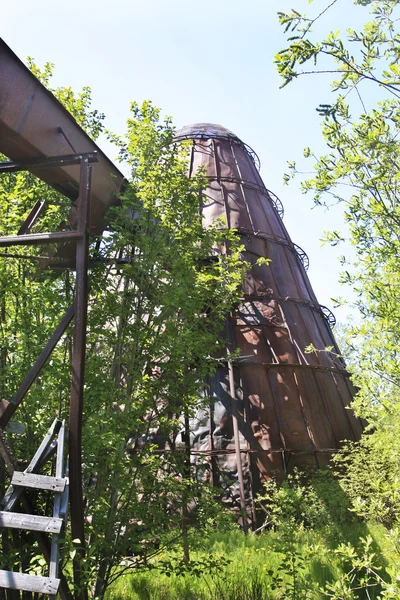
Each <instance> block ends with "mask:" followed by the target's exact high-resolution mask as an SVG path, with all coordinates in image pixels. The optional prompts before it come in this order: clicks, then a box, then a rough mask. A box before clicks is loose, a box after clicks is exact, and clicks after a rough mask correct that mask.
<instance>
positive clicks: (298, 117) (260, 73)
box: [0, 0, 365, 319]
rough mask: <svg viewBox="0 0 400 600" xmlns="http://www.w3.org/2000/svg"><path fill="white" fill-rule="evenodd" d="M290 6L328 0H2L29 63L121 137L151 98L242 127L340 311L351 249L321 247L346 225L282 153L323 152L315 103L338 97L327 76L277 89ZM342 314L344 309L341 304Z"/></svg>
mask: <svg viewBox="0 0 400 600" xmlns="http://www.w3.org/2000/svg"><path fill="white" fill-rule="evenodd" d="M292 6H293V7H295V8H296V9H298V10H300V12H311V14H316V13H317V12H319V10H321V9H322V8H323V7H324V6H325V2H322V1H321V0H315V2H314V3H313V4H311V6H310V5H309V3H308V1H307V0H279V1H273V0H270V1H268V0H247V3H245V2H243V0H201V1H196V2H194V1H192V0H169V1H163V0H147V2H141V1H138V0H131V1H128V0H115V1H114V2H111V1H105V0H97V1H93V0H88V1H86V2H82V1H78V0H69V1H68V2H63V3H61V2H56V1H55V0H52V1H50V0H37V1H36V2H32V0H19V1H18V2H7V3H3V5H2V8H1V17H0V35H1V37H3V39H4V40H5V41H6V42H7V44H8V45H9V46H10V47H11V48H12V49H13V50H14V52H15V53H16V54H17V55H18V56H19V57H20V58H21V59H25V58H26V57H27V56H28V55H30V56H32V57H34V58H35V59H36V62H37V63H38V64H39V65H40V66H41V65H43V63H44V62H46V61H51V62H54V63H55V65H56V70H55V80H54V81H55V84H57V85H71V86H72V87H74V88H75V89H77V88H80V87H82V86H83V85H90V86H91V87H92V91H93V100H94V105H95V107H96V108H98V109H99V110H101V111H103V112H105V113H106V116H107V121H106V125H107V127H108V128H109V129H111V130H113V131H115V132H117V133H123V131H124V124H125V121H126V118H127V116H128V111H129V103H130V102H131V101H133V100H136V101H139V102H140V101H142V100H144V99H148V98H149V99H151V100H152V101H153V103H154V104H155V105H157V106H159V107H161V108H162V109H163V111H164V112H165V113H166V114H168V115H171V116H172V117H173V120H174V123H175V125H176V126H177V127H181V126H183V125H187V124H190V123H195V122H199V121H206V122H212V123H219V124H221V125H223V126H224V127H227V128H228V129H230V130H232V131H233V132H234V133H236V134H237V135H238V136H239V137H240V138H241V139H242V140H243V141H244V142H246V143H247V144H249V145H250V146H251V147H252V148H253V149H254V150H255V151H256V152H257V154H258V155H259V157H260V159H261V175H262V177H263V180H264V183H265V185H266V186H267V187H268V188H269V189H271V190H272V191H274V192H275V193H276V194H277V195H278V196H279V197H280V198H281V200H282V202H283V205H284V207H285V218H284V221H285V224H286V227H287V228H288V231H289V234H290V235H291V237H292V239H293V241H294V242H295V243H297V244H299V245H300V246H301V247H302V248H303V249H304V250H305V251H306V252H307V254H308V255H309V258H310V269H309V276H310V279H311V283H312V285H313V287H314V290H315V292H316V295H317V298H318V299H319V302H320V303H321V304H325V305H327V306H328V307H329V308H332V302H331V301H330V298H331V297H337V296H339V295H346V294H347V293H348V292H347V291H346V290H345V288H342V287H341V286H339V285H338V283H337V280H338V273H339V271H340V265H339V263H338V261H337V258H336V257H337V255H339V254H343V249H341V248H336V249H335V248H330V247H323V248H321V244H320V242H319V238H320V237H321V235H322V234H323V231H324V230H326V229H329V228H337V229H342V227H343V226H342V222H343V221H342V217H341V209H334V210H330V211H329V212H326V211H324V210H323V209H321V208H319V209H318V208H317V209H314V210H311V208H312V200H311V197H310V198H309V197H305V196H303V195H301V194H300V193H299V191H298V186H297V185H296V184H295V183H294V184H292V185H291V186H289V187H287V186H283V182H282V175H283V173H284V172H285V170H286V161H287V160H293V159H299V160H300V159H301V157H302V151H303V148H304V147H305V146H311V147H313V148H314V149H317V151H318V149H319V150H320V151H323V150H324V147H323V145H322V143H321V138H320V134H319V117H318V115H317V113H316V112H315V106H316V105H318V104H320V103H328V102H329V101H330V97H329V96H330V94H329V90H328V86H327V80H321V79H319V78H302V79H299V80H298V81H297V82H295V83H294V84H292V85H289V86H288V87H286V88H284V89H283V90H279V85H280V80H279V77H278V75H277V74H276V72H275V68H274V65H273V56H274V54H276V53H277V52H278V50H280V49H281V48H282V47H284V46H285V39H284V36H283V33H282V32H281V29H280V27H279V24H278V19H277V16H276V13H277V11H278V10H286V9H290V8H291V7H292ZM359 13H361V16H362V15H363V13H365V9H362V8H355V7H353V6H352V3H351V2H349V0H340V1H339V2H338V3H337V5H336V6H335V11H334V12H332V13H331V14H330V16H329V21H328V22H327V23H326V24H325V28H332V29H335V30H337V29H340V28H346V27H349V26H352V25H353V24H354V18H355V19H358V14H359ZM352 19H353V22H352ZM358 20H359V19H358ZM100 145H101V144H100ZM104 150H105V151H106V152H107V153H108V154H110V152H111V151H110V148H109V147H108V146H104ZM110 157H111V158H113V157H112V156H110ZM334 312H335V314H336V315H337V316H338V317H339V318H341V319H342V318H344V316H345V310H344V309H340V310H338V309H335V310H334Z"/></svg>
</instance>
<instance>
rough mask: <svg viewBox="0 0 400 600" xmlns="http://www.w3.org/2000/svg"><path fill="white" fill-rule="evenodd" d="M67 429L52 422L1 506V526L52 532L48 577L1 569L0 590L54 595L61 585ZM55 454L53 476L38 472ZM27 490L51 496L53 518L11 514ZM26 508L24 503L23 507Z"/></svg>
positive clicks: (65, 497)
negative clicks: (60, 546)
mask: <svg viewBox="0 0 400 600" xmlns="http://www.w3.org/2000/svg"><path fill="white" fill-rule="evenodd" d="M65 438H66V427H65V422H64V421H59V420H58V419H55V420H54V421H53V424H52V425H51V427H50V429H49V430H48V432H47V434H46V435H45V437H44V438H43V441H42V443H41V444H40V446H39V448H38V449H37V451H36V453H35V455H34V457H33V458H32V460H31V462H30V463H29V465H28V466H27V468H26V469H25V471H23V472H19V471H14V473H13V476H12V479H11V485H10V487H9V488H8V490H7V492H6V493H5V495H4V498H3V499H2V501H1V503H0V507H1V509H2V510H1V511H0V527H4V528H12V529H24V530H29V531H36V532H43V533H51V534H52V538H51V548H50V564H49V574H48V577H42V576H39V575H31V574H25V573H15V572H13V571H4V570H0V587H1V588H6V589H13V590H22V591H27V592H36V593H41V594H47V595H48V596H56V595H57V593H58V589H59V586H60V579H59V578H58V567H59V543H58V540H59V534H60V533H61V531H62V530H63V528H64V527H65V523H66V519H67V509H68V488H69V485H68V476H67V473H68V466H66V465H65V459H64V446H65ZM54 455H55V476H54V477H50V476H48V475H42V474H40V473H39V471H40V470H41V469H42V467H43V466H44V465H47V464H48V462H49V460H50V459H52V457H53V456H54ZM26 489H36V490H45V491H47V492H51V493H53V494H54V507H53V516H52V517H48V516H39V515H37V514H23V513H19V512H13V509H14V508H15V507H16V505H17V504H18V502H19V501H20V500H21V499H22V498H23V496H24V492H25V490H26ZM25 505H26V504H25Z"/></svg>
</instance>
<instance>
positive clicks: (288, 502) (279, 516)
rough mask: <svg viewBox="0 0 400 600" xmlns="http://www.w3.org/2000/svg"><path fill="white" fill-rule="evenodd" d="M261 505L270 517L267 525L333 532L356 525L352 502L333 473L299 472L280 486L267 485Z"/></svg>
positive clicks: (261, 498) (260, 500)
mask: <svg viewBox="0 0 400 600" xmlns="http://www.w3.org/2000/svg"><path fill="white" fill-rule="evenodd" d="M257 503H258V504H259V505H261V506H262V507H263V508H264V511H266V513H267V514H268V519H267V522H268V524H269V525H271V526H273V527H275V528H285V527H288V526H289V527H292V526H298V527H304V528H305V529H313V528H316V529H323V528H326V529H332V533H333V534H334V535H337V530H336V529H334V528H335V527H338V526H341V525H344V524H349V525H351V524H352V523H353V522H354V520H355V519H354V516H353V515H352V514H351V513H350V512H349V508H350V507H351V503H350V501H349V499H348V497H347V496H346V495H345V494H344V493H343V491H342V489H341V485H340V484H339V481H338V480H337V479H336V478H335V477H334V476H333V475H332V473H330V472H329V471H314V472H311V471H310V472H301V471H295V472H294V473H293V474H289V475H288V476H287V478H286V479H285V480H284V481H283V482H282V483H281V484H278V483H276V482H275V481H270V482H267V483H266V484H265V492H264V493H263V494H262V495H260V496H258V498H257Z"/></svg>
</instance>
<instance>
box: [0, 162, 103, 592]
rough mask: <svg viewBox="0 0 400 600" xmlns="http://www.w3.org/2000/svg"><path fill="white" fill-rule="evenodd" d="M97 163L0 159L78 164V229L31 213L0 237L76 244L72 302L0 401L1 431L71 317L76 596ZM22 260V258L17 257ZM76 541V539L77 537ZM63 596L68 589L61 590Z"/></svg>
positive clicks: (10, 242) (4, 241) (80, 585)
mask: <svg viewBox="0 0 400 600" xmlns="http://www.w3.org/2000/svg"><path fill="white" fill-rule="evenodd" d="M93 162H97V156H96V153H90V154H77V155H70V156H65V157H62V156H58V157H57V156H56V157H49V158H38V159H36V160H31V161H29V162H26V163H15V162H9V163H4V162H3V163H1V164H0V174H1V173H10V172H16V171H23V170H35V172H36V171H37V170H39V169H41V168H49V167H57V166H60V165H63V166H66V165H79V166H80V185H79V196H78V206H77V229H76V230H75V231H68V232H51V233H43V234H42V233H40V234H29V231H30V228H31V226H32V224H33V219H32V215H31V214H29V215H28V217H27V220H26V221H25V223H24V224H23V225H22V227H21V228H20V231H23V232H24V233H23V234H19V235H16V236H8V237H0V246H2V247H9V246H17V245H18V246H20V245H21V246H28V245H34V244H43V243H48V242H52V243H53V242H55V243H65V242H66V241H70V242H72V241H73V242H76V282H75V283H76V291H75V299H74V303H73V305H71V306H70V307H69V309H68V310H67V312H66V314H65V315H64V317H63V318H62V319H61V321H60V323H59V325H58V326H57V327H56V329H55V331H54V333H53V334H52V336H51V337H50V339H49V341H48V342H47V344H46V345H45V347H44V349H43V350H42V352H41V353H40V355H39V357H38V358H37V360H36V361H35V363H34V364H33V366H32V368H31V369H30V371H29V372H28V374H27V375H26V377H25V378H24V380H23V382H22V383H21V385H20V386H19V388H18V390H17V392H16V394H15V395H14V397H13V398H12V399H11V401H10V402H7V401H6V400H1V402H0V428H1V429H4V428H5V426H6V425H7V423H8V422H9V420H10V419H11V417H12V415H13V414H14V412H15V411H16V410H17V408H18V406H19V405H20V404H21V403H22V401H23V399H24V397H25V396H26V394H27V392H28V391H29V389H30V387H31V385H32V384H33V383H34V381H35V379H36V378H37V376H38V375H39V373H40V371H41V369H42V368H43V366H44V365H45V363H46V362H47V360H48V358H49V356H50V354H51V352H52V351H53V349H54V348H55V346H56V345H57V343H58V341H59V340H60V338H61V337H62V335H63V333H64V332H65V330H66V328H67V327H68V325H69V324H70V322H71V320H72V319H73V317H75V321H74V335H73V350H72V361H71V367H72V374H71V395H70V408H69V464H70V467H69V477H70V513H71V533H72V539H73V540H77V541H76V542H75V543H76V547H77V552H76V555H75V558H74V564H73V571H74V583H75V590H76V591H75V593H74V599H75V600H86V599H87V589H86V586H85V584H84V578H83V572H82V558H83V556H84V554H85V530H84V505H83V486H82V414H83V391H84V378H85V355H86V330H87V308H88V264H89V219H90V192H91V174H92V165H91V163H93ZM21 258H23V257H21ZM78 540H79V541H78ZM62 595H63V597H66V596H67V592H64V594H62Z"/></svg>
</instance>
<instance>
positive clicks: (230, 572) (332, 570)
mask: <svg viewBox="0 0 400 600" xmlns="http://www.w3.org/2000/svg"><path fill="white" fill-rule="evenodd" d="M366 535H370V536H371V537H372V538H373V540H374V542H373V551H374V552H375V554H376V562H377V563H379V565H380V567H381V568H382V572H384V568H385V566H387V565H388V564H390V563H391V562H392V561H393V560H395V558H397V559H398V555H396V551H395V548H394V546H393V545H392V544H391V543H390V541H389V540H388V538H387V536H386V532H385V529H384V528H383V527H381V526H378V525H371V524H366V523H361V522H359V523H357V522H354V523H353V524H351V525H349V524H348V525H346V524H343V525H342V527H341V530H340V532H339V533H338V532H337V531H335V535H332V530H331V528H329V527H325V528H323V529H321V530H319V531H315V530H314V531H313V530H311V529H308V530H307V529H305V528H302V527H298V526H296V527H295V528H292V529H291V530H290V529H287V530H286V531H285V530H284V529H280V530H275V531H269V532H265V533H263V534H261V535H258V536H255V535H253V534H249V535H247V536H244V535H243V534H242V533H241V532H240V531H239V530H237V529H234V530H231V531H216V532H211V533H209V534H208V535H207V536H204V534H203V537H202V538H201V539H197V540H196V539H195V540H194V547H195V549H194V550H192V552H191V562H192V564H193V566H194V567H196V565H197V567H198V565H199V561H204V562H205V564H206V565H207V564H208V562H209V557H213V558H214V559H217V560H218V559H219V558H225V559H228V560H229V564H226V565H221V567H220V569H211V570H209V569H208V568H207V567H205V568H204V569H203V571H202V572H201V573H199V574H197V575H196V574H195V573H194V572H189V573H187V574H185V575H177V574H175V573H174V572H172V573H169V574H167V573H166V572H162V570H161V571H160V570H159V568H157V567H162V565H163V561H164V560H165V559H167V560H177V561H179V559H180V553H178V552H177V551H174V552H171V553H170V554H168V556H164V557H162V556H161V557H159V559H158V563H156V564H155V567H156V568H154V569H151V570H144V571H142V572H140V571H136V572H134V573H132V574H129V575H126V576H124V577H121V578H120V579H118V580H117V581H116V582H115V583H114V585H113V586H112V588H111V589H109V590H108V593H107V595H106V600H306V599H307V600H308V599H310V600H319V599H322V598H328V596H327V595H326V594H324V593H323V592H322V591H321V590H322V588H324V587H325V586H326V584H327V583H329V582H334V581H337V580H338V579H339V578H340V577H341V576H342V575H343V574H344V572H345V571H346V570H347V569H348V568H349V566H348V564H347V563H346V560H344V561H343V557H341V556H340V554H338V552H337V548H338V546H339V544H341V543H344V544H347V543H351V544H352V545H353V546H354V547H355V548H357V547H360V540H361V538H363V537H366ZM194 570H196V568H195V569H194ZM363 593H364V592H358V595H356V596H354V598H361V599H363V598H365V599H366V600H367V599H368V596H367V595H362V594H363ZM378 595H379V588H370V590H369V598H370V600H374V599H375V598H377V596H378Z"/></svg>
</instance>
